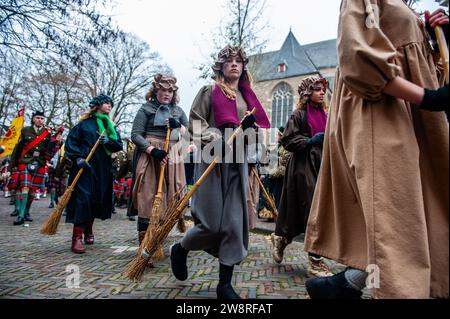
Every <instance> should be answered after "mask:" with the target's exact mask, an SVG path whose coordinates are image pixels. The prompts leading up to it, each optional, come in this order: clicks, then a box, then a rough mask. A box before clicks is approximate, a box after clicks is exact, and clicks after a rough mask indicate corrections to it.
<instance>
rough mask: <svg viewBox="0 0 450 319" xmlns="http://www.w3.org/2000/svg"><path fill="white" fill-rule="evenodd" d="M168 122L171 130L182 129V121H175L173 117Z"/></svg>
mask: <svg viewBox="0 0 450 319" xmlns="http://www.w3.org/2000/svg"><path fill="white" fill-rule="evenodd" d="M168 121H169V126H170V128H171V129H176V128H180V127H181V123H180V121H178V120H176V119H174V118H173V117H171V118H170V119H168Z"/></svg>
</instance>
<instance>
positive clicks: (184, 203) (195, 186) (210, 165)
mask: <svg viewBox="0 0 450 319" xmlns="http://www.w3.org/2000/svg"><path fill="white" fill-rule="evenodd" d="M255 112H256V108H253V109H252V111H251V112H250V113H249V114H247V115H246V116H244V118H245V117H247V116H248V115H250V114H255ZM241 129H242V124H241V125H239V127H238V128H237V129H236V130H235V131H234V132H233V135H231V136H230V138H229V139H228V141H227V144H228V145H231V144H232V143H233V141H234V139H235V138H236V136H237V134H238V133H239V131H240V130H241ZM217 160H218V157H217V156H216V157H215V158H214V160H213V161H212V162H211V164H209V166H208V168H207V169H206V170H205V171H204V172H203V174H202V176H200V178H199V179H198V180H197V181H196V182H195V184H194V185H193V186H192V188H191V190H190V191H189V192H188V193H187V195H186V197H184V199H183V200H182V201H181V203H180V204H179V205H178V208H183V207H184V206H186V205H187V203H188V201H189V199H190V198H191V197H192V195H193V194H194V192H195V191H196V190H197V188H198V187H199V186H200V184H201V183H202V182H203V180H204V179H205V178H206V177H207V176H208V175H209V173H211V171H212V170H213V169H214V167H215V166H216V164H217Z"/></svg>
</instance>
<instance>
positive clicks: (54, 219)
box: [41, 131, 105, 235]
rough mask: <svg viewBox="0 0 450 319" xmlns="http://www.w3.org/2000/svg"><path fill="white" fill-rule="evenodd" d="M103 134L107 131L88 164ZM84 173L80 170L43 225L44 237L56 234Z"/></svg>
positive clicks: (92, 150)
mask: <svg viewBox="0 0 450 319" xmlns="http://www.w3.org/2000/svg"><path fill="white" fill-rule="evenodd" d="M103 134H105V131H103V132H102V134H100V136H99V138H98V139H97V142H95V144H94V146H93V147H92V149H91V151H90V152H89V155H88V156H87V157H86V162H89V160H90V159H91V157H92V156H93V155H94V152H95V150H96V149H97V147H98V145H99V144H100V138H101V137H102V136H103ZM83 171H84V169H83V168H80V170H79V171H78V173H77V175H76V176H75V178H74V180H73V181H72V184H70V186H69V187H68V188H67V190H66V191H65V192H64V194H63V196H62V197H61V199H60V200H59V203H58V205H57V206H56V208H55V209H54V210H53V212H52V213H51V214H50V216H49V217H48V219H47V220H46V221H45V222H44V224H42V226H41V234H43V235H54V234H56V229H57V228H58V224H59V221H60V219H61V216H62V213H63V211H64V208H66V206H67V204H68V203H69V199H70V197H71V196H72V192H73V190H74V189H75V186H76V185H77V183H78V180H79V179H80V177H81V174H83Z"/></svg>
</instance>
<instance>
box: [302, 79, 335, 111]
mask: <svg viewBox="0 0 450 319" xmlns="http://www.w3.org/2000/svg"><path fill="white" fill-rule="evenodd" d="M317 83H322V84H323V87H324V88H325V92H326V90H327V88H328V87H329V83H328V81H327V80H326V79H324V78H322V77H319V76H309V77H307V78H305V79H303V80H302V82H301V83H300V85H299V86H298V94H299V95H300V98H299V100H298V103H297V108H298V109H301V110H305V109H306V105H307V104H308V102H309V101H310V99H311V95H312V93H313V92H314V85H315V84H317ZM320 107H321V108H322V109H323V110H324V111H327V110H328V105H327V103H326V101H323V102H322V104H321V105H320Z"/></svg>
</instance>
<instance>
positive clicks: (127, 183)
mask: <svg viewBox="0 0 450 319" xmlns="http://www.w3.org/2000/svg"><path fill="white" fill-rule="evenodd" d="M130 190H131V178H128V179H127V181H126V182H125V196H126V197H127V198H128V197H130Z"/></svg>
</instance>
